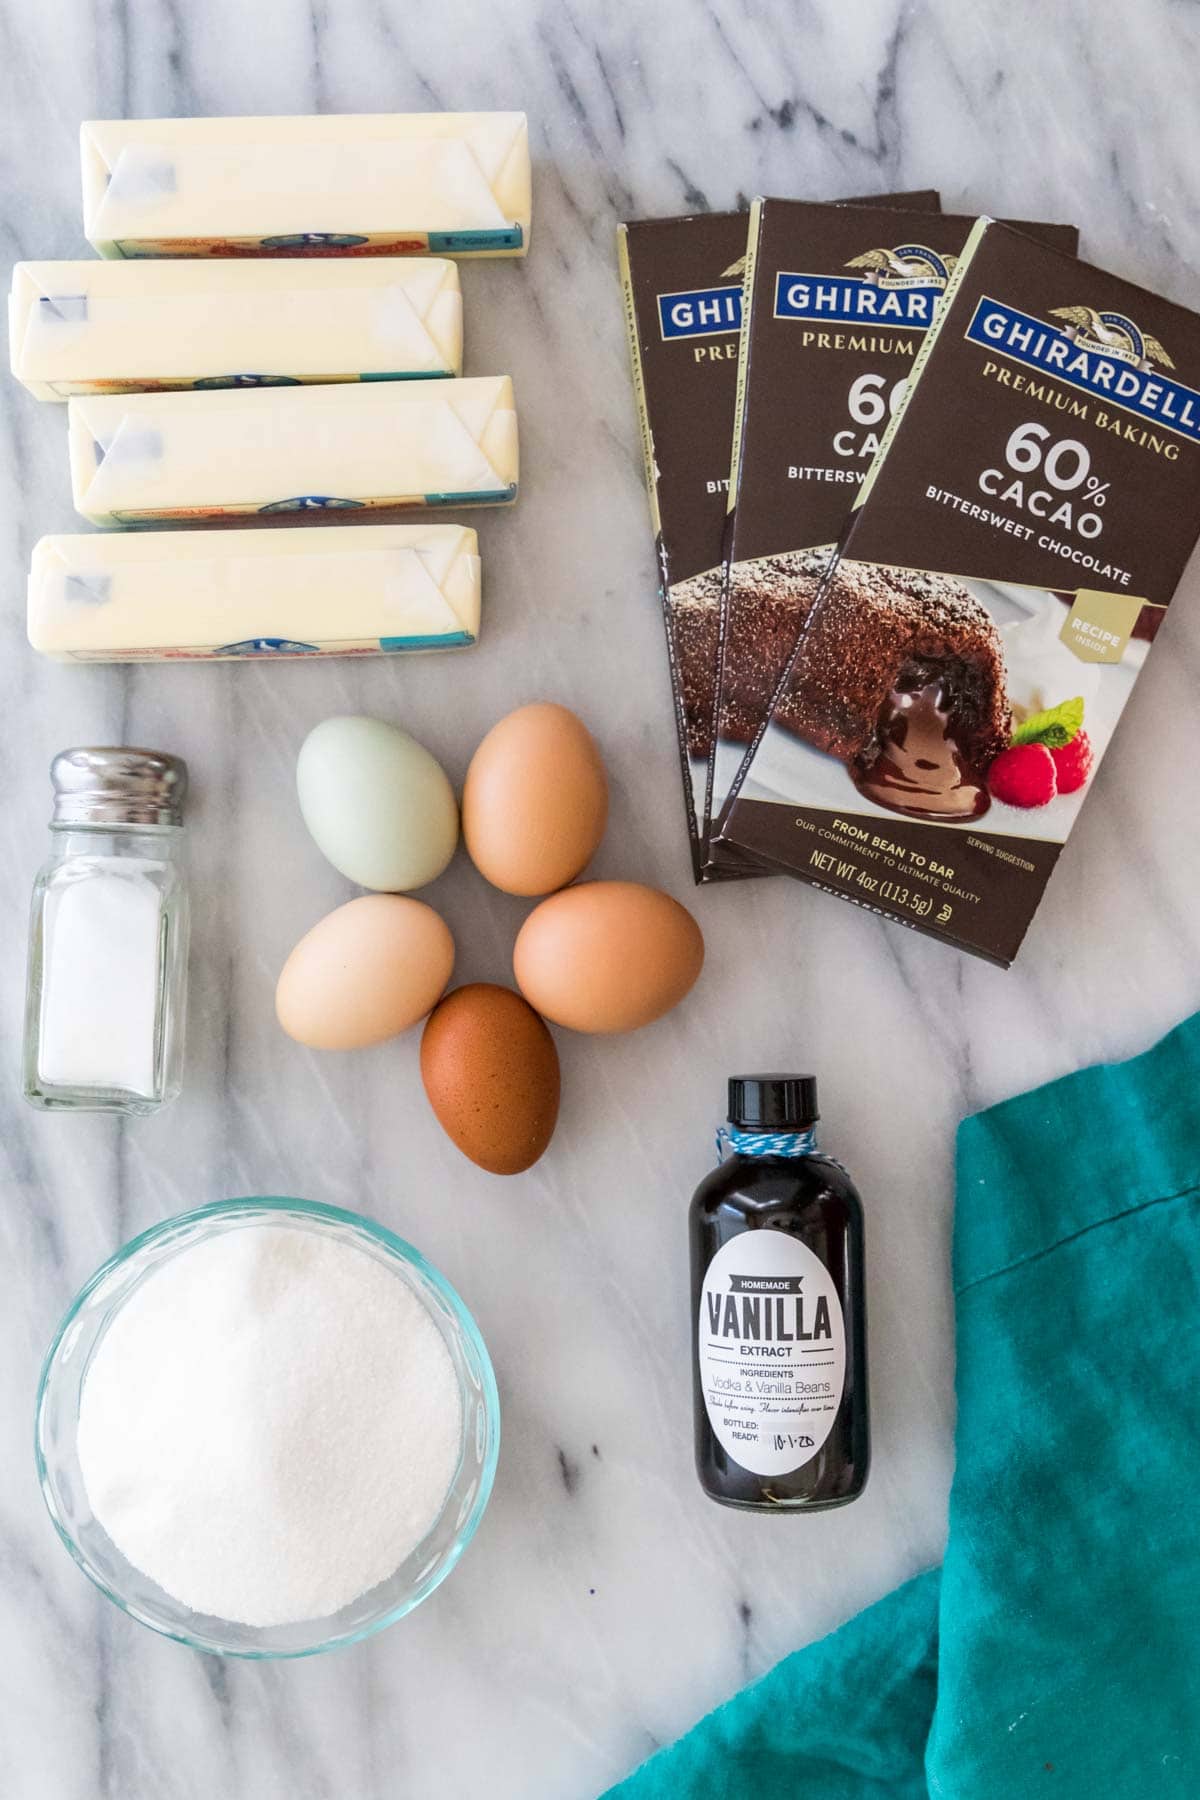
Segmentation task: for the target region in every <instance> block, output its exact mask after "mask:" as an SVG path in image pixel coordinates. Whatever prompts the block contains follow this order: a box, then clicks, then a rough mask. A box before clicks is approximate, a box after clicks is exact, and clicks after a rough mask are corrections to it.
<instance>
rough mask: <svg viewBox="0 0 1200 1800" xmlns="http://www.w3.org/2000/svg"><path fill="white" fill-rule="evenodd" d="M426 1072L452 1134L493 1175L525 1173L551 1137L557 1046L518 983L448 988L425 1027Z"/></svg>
mask: <svg viewBox="0 0 1200 1800" xmlns="http://www.w3.org/2000/svg"><path fill="white" fill-rule="evenodd" d="M421 1079H422V1081H423V1082H424V1083H425V1092H426V1093H427V1094H428V1096H429V1104H430V1105H431V1106H432V1108H433V1110H434V1112H435V1113H436V1115H437V1120H438V1124H439V1125H440V1126H441V1127H442V1130H443V1131H444V1132H445V1133H446V1136H447V1137H448V1138H450V1140H451V1141H452V1143H454V1144H456V1145H457V1146H458V1148H459V1149H460V1150H461V1151H462V1153H463V1155H464V1156H466V1157H468V1158H469V1159H470V1161H471V1162H473V1163H477V1164H478V1165H479V1167H480V1168H481V1169H487V1170H488V1171H489V1173H491V1174H492V1175H519V1174H520V1173H521V1171H522V1170H523V1169H528V1168H529V1167H531V1165H532V1164H533V1163H535V1162H536V1161H537V1159H538V1157H539V1156H541V1154H542V1152H543V1151H544V1150H545V1148H546V1146H547V1144H548V1143H549V1142H550V1139H551V1137H552V1135H553V1133H554V1126H555V1122H556V1121H557V1119H558V1094H559V1073H558V1052H557V1050H556V1049H555V1048H554V1039H553V1038H552V1037H551V1036H550V1033H549V1032H548V1031H547V1029H546V1027H545V1025H544V1024H543V1022H542V1020H541V1019H539V1018H538V1016H537V1014H536V1013H535V1012H534V1010H533V1008H532V1006H527V1005H526V1003H525V1001H524V1000H522V998H521V996H520V994H514V993H513V991H512V989H511V988H503V987H494V986H493V985H492V984H491V983H490V982H487V981H475V982H471V983H470V985H469V986H467V987H460V988H456V989H455V991H454V992H453V993H452V994H447V995H446V998H445V999H444V1000H443V1001H442V1002H441V1004H440V1005H439V1006H436V1007H435V1008H434V1010H433V1013H432V1014H431V1015H430V1018H429V1021H428V1023H427V1024H426V1026H425V1030H424V1032H423V1033H422V1035H421Z"/></svg>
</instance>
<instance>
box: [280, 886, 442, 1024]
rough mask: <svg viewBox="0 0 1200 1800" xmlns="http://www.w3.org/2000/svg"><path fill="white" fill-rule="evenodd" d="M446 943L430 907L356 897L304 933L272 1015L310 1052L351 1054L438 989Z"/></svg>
mask: <svg viewBox="0 0 1200 1800" xmlns="http://www.w3.org/2000/svg"><path fill="white" fill-rule="evenodd" d="M453 967H454V939H453V938H452V937H451V935H450V928H449V926H448V925H446V923H445V922H444V920H443V919H441V918H440V916H439V915H438V914H437V913H435V912H434V910H433V908H432V906H426V905H425V903H424V901H423V900H409V899H406V898H405V897H404V896H403V895H400V894H364V895H363V896H362V897H361V898H360V899H358V900H350V901H348V902H347V903H346V905H345V906H339V907H338V908H337V910H336V911H335V912H331V913H328V914H327V915H326V917H325V918H323V919H321V920H320V921H319V922H318V923H317V924H316V925H314V926H313V928H312V930H311V931H309V932H307V933H306V934H305V936H304V937H302V938H301V939H300V942H299V943H298V944H297V945H296V948H295V949H294V950H293V951H292V953H291V955H290V956H289V957H288V959H287V961H286V962H285V963H284V965H283V969H282V971H281V972H280V976H279V982H278V985H277V987H276V989H275V1012H276V1015H277V1017H278V1019H279V1023H280V1024H281V1025H282V1026H283V1029H284V1030H285V1031H286V1032H287V1034H288V1036H289V1037H293V1038H295V1039H296V1042H297V1043H299V1044H308V1045H310V1046H311V1047H312V1048H313V1049H316V1050H358V1049H361V1048H362V1047H363V1046H364V1045H366V1044H380V1043H382V1042H383V1041H384V1039H385V1038H390V1037H395V1036H396V1035H397V1034H398V1033H399V1032H401V1031H407V1030H408V1029H409V1027H410V1026H411V1025H415V1024H416V1023H417V1021H418V1019H423V1018H424V1017H425V1014H426V1013H427V1012H428V1011H429V1010H430V1008H431V1007H433V1006H434V1005H435V1004H436V1003H437V1001H438V999H439V997H440V996H441V995H442V994H443V993H444V992H445V988H446V983H447V982H448V981H449V979H450V971H451V969H452V968H453Z"/></svg>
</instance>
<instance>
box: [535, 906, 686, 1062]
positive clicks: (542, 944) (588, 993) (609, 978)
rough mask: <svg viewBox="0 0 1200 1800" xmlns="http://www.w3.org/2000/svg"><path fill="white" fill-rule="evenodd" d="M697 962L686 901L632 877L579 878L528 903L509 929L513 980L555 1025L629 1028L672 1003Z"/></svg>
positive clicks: (574, 1028) (679, 997)
mask: <svg viewBox="0 0 1200 1800" xmlns="http://www.w3.org/2000/svg"><path fill="white" fill-rule="evenodd" d="M703 963H704V939H703V937H702V936H701V935H700V927H699V926H698V925H697V923H696V921H695V919H693V917H692V915H691V913H690V912H688V910H687V908H686V907H683V906H680V904H679V902H678V900H672V898H671V896H670V895H669V894H663V893H660V891H659V890H658V889H657V888H649V887H642V886H640V885H639V883H638V882H636V881H585V882H583V883H582V884H581V885H580V886H578V887H571V888H565V889H564V890H563V892H562V893H561V894H552V895H551V896H550V898H549V899H548V900H543V901H542V904H541V905H540V906H537V907H535V908H534V910H533V911H532V912H531V913H530V915H529V917H528V918H527V919H526V921H525V923H524V925H522V927H521V929H520V932H519V933H518V934H517V942H516V947H515V949H514V951H513V969H514V971H515V973H516V977H517V986H518V987H519V988H520V990H521V992H522V993H523V994H524V996H525V998H526V999H527V1000H528V1001H529V1003H530V1005H531V1006H534V1007H536V1008H537V1010H538V1012H540V1013H543V1014H544V1015H545V1017H546V1018H547V1019H550V1020H551V1021H552V1022H553V1023H554V1024H555V1025H567V1026H569V1027H570V1029H571V1030H572V1031H636V1030H637V1028H638V1026H639V1025H648V1024H649V1023H650V1021H651V1020H652V1019H657V1018H660V1017H661V1016H662V1014H663V1013H665V1012H669V1011H670V1009H671V1007H673V1006H676V1005H677V1004H678V1003H679V1001H680V1000H682V999H683V996H684V995H685V994H686V993H687V992H688V990H689V988H691V987H692V985H693V983H694V982H695V980H696V977H697V976H698V975H699V973H700V970H701V968H702V966H703Z"/></svg>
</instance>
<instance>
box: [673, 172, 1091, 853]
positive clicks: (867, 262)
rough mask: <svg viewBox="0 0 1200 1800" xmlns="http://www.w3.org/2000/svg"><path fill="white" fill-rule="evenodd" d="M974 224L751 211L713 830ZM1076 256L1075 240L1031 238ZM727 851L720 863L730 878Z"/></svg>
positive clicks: (1052, 229) (893, 215) (804, 208)
mask: <svg viewBox="0 0 1200 1800" xmlns="http://www.w3.org/2000/svg"><path fill="white" fill-rule="evenodd" d="M974 222H975V221H974V218H973V217H966V216H954V215H951V214H939V215H937V216H936V217H930V215H929V214H928V213H927V212H917V213H913V214H911V215H908V214H905V213H901V212H897V211H896V210H894V209H892V208H888V209H883V208H879V207H867V206H861V205H860V206H856V207H855V208H854V209H853V210H852V211H851V210H844V209H843V210H838V211H835V212H833V213H832V214H831V212H830V209H829V208H827V207H822V206H810V205H807V204H805V203H804V202H803V201H796V200H756V201H755V202H754V205H753V207H752V209H751V216H750V230H749V241H748V250H747V268H746V286H745V309H744V314H743V326H742V334H741V340H740V345H739V350H740V360H739V371H738V394H737V406H736V417H735V423H734V436H733V467H732V471H731V476H730V487H729V495H728V501H727V504H728V508H729V514H730V520H729V525H728V527H727V531H726V538H725V554H726V563H727V566H726V573H725V585H724V590H723V593H722V600H721V608H722V617H721V632H720V641H719V650H718V695H717V706H716V712H715V717H714V720H713V721H712V723H711V725H710V731H709V736H710V740H711V741H712V743H713V746H714V747H713V751H712V754H711V759H710V760H711V776H710V781H711V787H710V794H709V803H708V809H707V810H708V814H709V819H710V820H712V819H716V818H719V817H720V814H721V812H722V809H723V808H724V806H725V804H726V802H727V800H728V798H729V794H730V790H731V788H732V786H733V782H734V778H735V776H736V774H737V771H738V769H739V768H740V766H741V764H742V761H743V758H744V757H745V755H746V751H747V747H748V746H749V745H750V744H751V743H753V741H754V739H755V737H756V736H757V734H758V732H759V731H760V730H761V729H762V726H763V724H764V722H765V720H766V716H767V711H768V709H769V707H770V704H771V700H772V698H773V696H774V693H775V689H776V687H777V685H778V682H779V679H780V677H781V675H782V674H783V671H784V668H785V667H786V665H787V660H788V657H789V656H790V655H791V652H792V650H793V648H794V647H795V643H796V639H797V636H798V635H799V632H800V629H801V627H802V625H803V623H804V619H805V617H806V615H807V612H808V609H809V607H810V606H811V604H812V600H813V596H814V594H815V593H816V591H817V586H818V583H819V582H820V579H821V576H822V574H823V573H824V570H825V568H826V566H827V564H828V562H829V559H830V557H831V556H832V554H833V550H834V546H835V544H836V542H837V540H838V537H839V536H840V534H841V532H842V529H843V527H844V525H845V523H846V519H847V517H848V515H849V512H850V509H851V506H852V505H853V502H854V496H855V494H856V493H857V491H858V488H859V486H860V485H861V483H862V480H863V478H864V476H865V475H866V472H867V470H868V469H869V467H870V465H871V459H872V457H873V456H874V454H875V452H876V450H877V449H878V448H879V444H880V440H881V438H882V436H883V433H884V430H885V429H886V426H887V422H888V419H889V417H890V416H891V414H892V412H894V410H895V408H896V405H897V404H898V401H899V398H900V396H901V394H902V393H903V389H904V382H905V379H906V377H907V376H908V375H909V373H910V372H911V370H912V367H913V362H914V360H915V357H916V354H917V351H918V350H919V349H920V347H921V344H922V341H923V340H924V336H925V333H926V331H927V330H928V328H929V326H930V325H931V324H932V322H933V318H934V312H935V309H936V307H937V305H938V303H939V301H940V300H941V297H942V294H943V291H944V290H945V286H946V283H947V281H948V279H949V277H950V275H951V273H952V271H953V269H954V266H955V263H956V261H957V258H958V255H959V253H960V252H961V250H962V248H963V245H964V244H965V243H966V241H967V238H968V236H969V234H970V231H971V228H972V226H973V224H974ZM1020 229H1021V230H1023V231H1026V232H1028V233H1030V234H1031V235H1034V236H1037V237H1038V238H1039V239H1040V241H1042V242H1046V243H1050V244H1054V245H1055V246H1056V247H1057V248H1059V249H1062V250H1066V251H1069V252H1072V253H1073V252H1074V251H1075V250H1076V248H1077V247H1078V232H1077V231H1076V230H1075V227H1074V226H1072V225H1042V224H1028V225H1022V226H1021V227H1020ZM721 857H722V852H721V848H720V845H719V843H713V844H712V845H711V847H710V859H711V861H712V862H713V864H714V865H715V866H716V867H718V868H719V867H720V865H721Z"/></svg>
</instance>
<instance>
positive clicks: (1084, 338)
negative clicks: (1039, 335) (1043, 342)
mask: <svg viewBox="0 0 1200 1800" xmlns="http://www.w3.org/2000/svg"><path fill="white" fill-rule="evenodd" d="M1050 317H1051V318H1052V319H1065V320H1066V321H1067V323H1066V324H1065V325H1064V326H1063V327H1062V332H1063V336H1064V337H1068V338H1070V339H1071V341H1072V343H1075V344H1082V345H1083V346H1084V347H1085V348H1086V349H1088V350H1100V351H1103V352H1104V353H1105V354H1106V355H1108V356H1115V357H1116V358H1117V360H1118V361H1119V362H1127V363H1132V364H1133V366H1134V368H1135V369H1152V368H1153V367H1154V365H1155V363H1157V364H1158V365H1159V367H1160V368H1163V369H1173V368H1174V367H1175V364H1174V362H1173V361H1172V360H1171V358H1170V357H1169V356H1168V355H1167V353H1166V351H1165V350H1164V349H1163V347H1162V345H1161V344H1160V343H1159V341H1158V339H1157V338H1156V337H1151V335H1150V333H1149V332H1148V331H1142V330H1141V329H1140V328H1139V327H1138V326H1137V325H1135V324H1134V322H1133V320H1132V319H1129V318H1126V316H1125V314H1124V313H1119V312H1097V311H1096V310H1095V308H1094V307H1091V306H1052V307H1051V308H1050Z"/></svg>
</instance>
